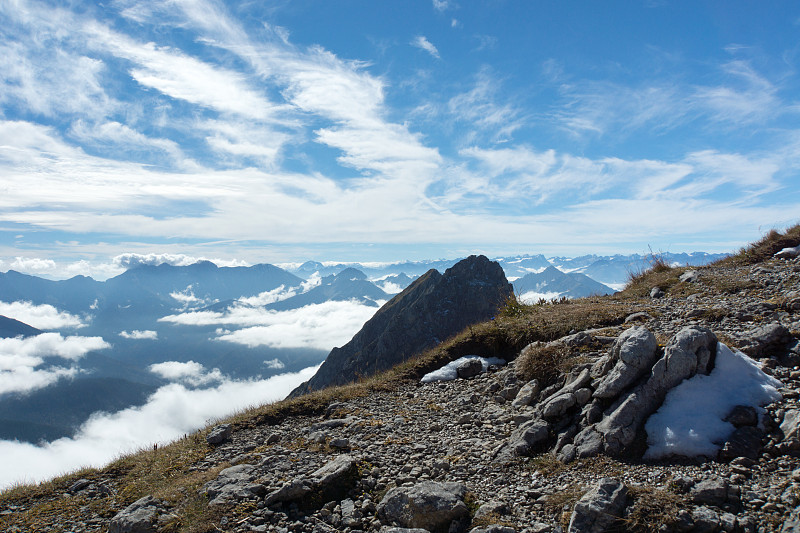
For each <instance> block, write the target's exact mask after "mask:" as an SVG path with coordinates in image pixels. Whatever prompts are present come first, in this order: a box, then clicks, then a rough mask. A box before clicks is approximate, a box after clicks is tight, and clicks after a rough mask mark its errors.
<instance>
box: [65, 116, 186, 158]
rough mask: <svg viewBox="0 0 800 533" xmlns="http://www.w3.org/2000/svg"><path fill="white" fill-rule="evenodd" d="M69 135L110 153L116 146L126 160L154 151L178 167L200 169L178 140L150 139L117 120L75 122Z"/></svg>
mask: <svg viewBox="0 0 800 533" xmlns="http://www.w3.org/2000/svg"><path fill="white" fill-rule="evenodd" d="M69 134H70V136H71V137H73V138H75V139H77V140H79V141H81V142H83V143H85V144H88V145H90V146H97V147H100V148H102V149H103V150H104V152H105V153H106V154H109V152H110V151H111V148H112V147H114V148H116V149H117V151H118V153H119V154H120V155H121V156H122V158H123V159H125V158H127V157H131V156H133V155H137V154H138V153H139V152H150V151H154V152H162V153H163V154H165V155H166V156H168V157H169V158H170V159H171V160H172V161H173V162H175V163H176V164H177V165H178V166H187V168H196V165H193V164H188V163H187V162H186V156H185V155H184V154H183V151H182V150H181V149H180V146H179V145H178V143H176V142H175V141H172V140H170V139H158V138H152V137H148V136H146V135H144V134H142V133H140V132H138V131H136V130H134V129H132V128H131V127H129V126H127V125H125V124H121V123H119V122H116V121H107V122H99V123H89V122H86V121H84V120H77V121H75V122H73V124H72V127H71V128H70V130H69Z"/></svg>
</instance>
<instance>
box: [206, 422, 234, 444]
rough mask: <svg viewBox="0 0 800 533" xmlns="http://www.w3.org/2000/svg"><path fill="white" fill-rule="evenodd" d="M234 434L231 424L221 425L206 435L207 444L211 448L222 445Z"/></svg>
mask: <svg viewBox="0 0 800 533" xmlns="http://www.w3.org/2000/svg"><path fill="white" fill-rule="evenodd" d="M232 432H233V428H231V425H230V424H220V425H219V426H216V427H215V428H214V429H212V430H211V432H210V433H209V434H208V435H206V442H207V443H208V444H210V445H211V446H214V445H217V444H222V443H223V442H225V441H226V440H228V439H229V438H230V436H231V433H232Z"/></svg>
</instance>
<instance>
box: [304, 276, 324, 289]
mask: <svg viewBox="0 0 800 533" xmlns="http://www.w3.org/2000/svg"><path fill="white" fill-rule="evenodd" d="M321 283H322V276H321V275H320V273H319V272H314V273H313V274H311V275H310V276H309V277H308V279H307V280H305V281H304V282H303V283H301V284H300V288H301V289H302V290H303V292H308V291H310V290H311V289H313V288H314V287H317V286H319V285H320V284H321Z"/></svg>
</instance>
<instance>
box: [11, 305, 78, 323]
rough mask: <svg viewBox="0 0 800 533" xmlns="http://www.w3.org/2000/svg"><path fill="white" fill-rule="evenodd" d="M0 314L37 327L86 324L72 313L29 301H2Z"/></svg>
mask: <svg viewBox="0 0 800 533" xmlns="http://www.w3.org/2000/svg"><path fill="white" fill-rule="evenodd" d="M0 315H3V316H7V317H9V318H13V319H15V320H19V321H20V322H24V323H26V324H28V325H29V326H33V327H35V328H37V329H60V328H82V327H84V326H85V325H86V324H85V323H84V322H83V320H81V318H80V317H77V316H75V315H73V314H70V313H68V312H66V311H59V310H58V309H56V308H55V307H53V306H52V305H49V304H41V305H36V304H33V303H31V302H24V301H19V302H10V303H9V302H2V301H0Z"/></svg>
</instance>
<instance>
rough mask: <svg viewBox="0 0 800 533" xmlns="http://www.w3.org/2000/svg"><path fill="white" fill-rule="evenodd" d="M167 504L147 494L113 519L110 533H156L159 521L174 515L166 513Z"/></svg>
mask: <svg viewBox="0 0 800 533" xmlns="http://www.w3.org/2000/svg"><path fill="white" fill-rule="evenodd" d="M165 510H166V508H165V505H164V503H163V502H161V501H160V500H157V499H155V498H153V497H152V496H145V497H144V498H140V499H138V500H136V501H135V502H133V503H132V504H130V505H129V506H128V507H126V508H125V509H123V510H122V511H120V512H119V513H117V514H116V516H114V518H112V519H111V522H110V523H109V525H108V532H109V533H156V532H157V531H158V526H159V521H163V520H164V519H168V518H169V517H171V516H172V515H168V514H165Z"/></svg>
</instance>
